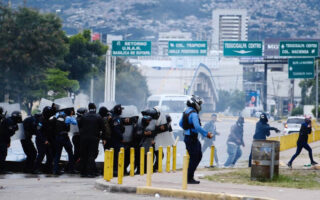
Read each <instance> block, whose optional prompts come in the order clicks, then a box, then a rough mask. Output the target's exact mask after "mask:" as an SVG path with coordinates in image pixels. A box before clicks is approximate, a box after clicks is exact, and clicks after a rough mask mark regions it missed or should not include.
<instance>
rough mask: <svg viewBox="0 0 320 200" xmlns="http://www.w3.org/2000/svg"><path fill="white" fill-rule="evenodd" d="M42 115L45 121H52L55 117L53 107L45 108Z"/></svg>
mask: <svg viewBox="0 0 320 200" xmlns="http://www.w3.org/2000/svg"><path fill="white" fill-rule="evenodd" d="M42 115H43V117H44V118H45V119H50V117H51V116H52V115H53V114H52V109H51V107H50V106H46V107H44V108H43V110H42Z"/></svg>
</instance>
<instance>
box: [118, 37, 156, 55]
mask: <svg viewBox="0 0 320 200" xmlns="http://www.w3.org/2000/svg"><path fill="white" fill-rule="evenodd" d="M112 56H151V41H123V40H118V41H112Z"/></svg>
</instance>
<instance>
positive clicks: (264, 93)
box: [262, 63, 268, 112]
mask: <svg viewBox="0 0 320 200" xmlns="http://www.w3.org/2000/svg"><path fill="white" fill-rule="evenodd" d="M267 81H268V63H264V79H263V101H262V102H263V111H264V112H267V98H268V94H267V93H268V87H267V86H268V85H267V84H268V83H267Z"/></svg>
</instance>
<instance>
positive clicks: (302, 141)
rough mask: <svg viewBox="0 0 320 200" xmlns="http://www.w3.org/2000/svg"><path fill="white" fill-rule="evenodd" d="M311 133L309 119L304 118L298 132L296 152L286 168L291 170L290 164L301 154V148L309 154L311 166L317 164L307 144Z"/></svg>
mask: <svg viewBox="0 0 320 200" xmlns="http://www.w3.org/2000/svg"><path fill="white" fill-rule="evenodd" d="M311 132H312V126H311V118H310V117H306V118H305V122H304V123H302V124H301V128H300V131H299V138H298V141H297V151H296V153H295V154H294V155H293V156H292V158H291V160H290V161H289V162H288V164H287V165H288V167H290V168H292V162H293V161H294V159H295V158H296V157H297V156H298V155H299V154H300V153H301V151H302V148H305V149H306V150H307V151H308V152H309V158H310V161H311V165H316V164H318V163H317V162H315V161H314V160H313V156H312V149H311V147H310V146H309V144H308V135H309V134H310V133H311Z"/></svg>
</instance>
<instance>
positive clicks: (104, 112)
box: [99, 106, 109, 117]
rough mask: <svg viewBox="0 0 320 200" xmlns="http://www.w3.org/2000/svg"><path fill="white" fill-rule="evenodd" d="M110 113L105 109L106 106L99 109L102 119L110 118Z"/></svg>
mask: <svg viewBox="0 0 320 200" xmlns="http://www.w3.org/2000/svg"><path fill="white" fill-rule="evenodd" d="M108 113H109V110H108V109H107V108H106V107H104V106H102V107H101V108H100V109H99V115H100V116H101V117H106V116H108Z"/></svg>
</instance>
